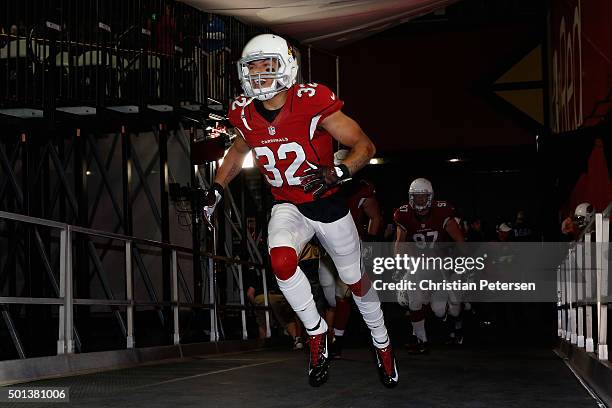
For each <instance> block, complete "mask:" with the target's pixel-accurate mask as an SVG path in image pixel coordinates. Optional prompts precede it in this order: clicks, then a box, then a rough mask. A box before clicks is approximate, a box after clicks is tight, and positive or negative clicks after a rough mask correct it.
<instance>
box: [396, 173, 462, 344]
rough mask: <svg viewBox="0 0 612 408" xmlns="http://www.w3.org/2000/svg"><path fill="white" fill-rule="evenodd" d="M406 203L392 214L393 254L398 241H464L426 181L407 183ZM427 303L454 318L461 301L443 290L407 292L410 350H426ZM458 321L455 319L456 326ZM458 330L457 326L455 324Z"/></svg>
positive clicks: (450, 212)
mask: <svg viewBox="0 0 612 408" xmlns="http://www.w3.org/2000/svg"><path fill="white" fill-rule="evenodd" d="M408 195H409V202H408V204H407V205H403V206H401V207H400V208H398V209H397V210H395V213H394V214H393V220H394V221H395V223H396V224H397V226H398V229H397V236H396V240H395V242H396V253H397V252H398V251H399V248H398V247H399V243H401V242H406V241H408V242H415V243H416V244H417V246H418V247H421V246H422V247H423V248H424V247H425V246H429V247H430V248H431V247H432V246H433V245H434V243H435V242H453V241H454V242H464V241H465V239H464V236H463V232H462V231H461V228H460V227H459V225H458V224H457V221H456V219H455V216H454V209H453V207H452V206H451V205H450V204H449V203H447V202H446V201H438V200H434V199H433V197H434V191H433V187H432V185H431V183H430V182H429V180H427V179H424V178H418V179H416V180H414V181H413V182H412V183H411V184H410V188H409V190H408ZM428 303H431V308H432V310H433V312H434V313H435V314H436V316H438V317H441V318H444V317H446V313H447V311H448V314H449V315H451V316H453V317H454V318H457V317H458V316H459V314H460V312H461V301H460V300H459V299H456V296H455V295H454V294H452V293H448V292H446V291H436V292H433V293H432V292H431V291H424V290H415V291H411V292H410V294H409V295H408V308H409V309H410V321H411V322H412V327H413V331H414V335H415V337H416V339H415V342H414V343H411V344H409V351H410V352H412V353H418V354H422V353H427V351H428V347H427V334H426V332H425V312H424V310H423V306H424V305H425V304H428ZM460 322H461V321H460V320H459V319H457V320H456V322H455V323H456V324H457V326H460V325H461V323H460ZM455 329H457V331H460V327H455Z"/></svg>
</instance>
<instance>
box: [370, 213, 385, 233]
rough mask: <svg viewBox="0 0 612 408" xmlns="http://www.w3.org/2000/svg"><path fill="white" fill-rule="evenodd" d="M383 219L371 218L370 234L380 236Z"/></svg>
mask: <svg viewBox="0 0 612 408" xmlns="http://www.w3.org/2000/svg"><path fill="white" fill-rule="evenodd" d="M382 221H383V220H382V217H373V218H370V224H369V225H368V234H370V235H373V236H378V234H379V233H380V230H381V229H382Z"/></svg>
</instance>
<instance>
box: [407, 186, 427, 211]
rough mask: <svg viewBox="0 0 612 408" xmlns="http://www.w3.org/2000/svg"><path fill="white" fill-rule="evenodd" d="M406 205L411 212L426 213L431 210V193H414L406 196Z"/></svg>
mask: <svg viewBox="0 0 612 408" xmlns="http://www.w3.org/2000/svg"><path fill="white" fill-rule="evenodd" d="M408 200H409V201H408V203H409V204H410V207H412V209H413V210H415V211H417V212H421V213H425V212H427V211H428V210H429V209H430V208H431V203H432V201H433V193H431V192H429V191H414V192H410V193H409V194H408Z"/></svg>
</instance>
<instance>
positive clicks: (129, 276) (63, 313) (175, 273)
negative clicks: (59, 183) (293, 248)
mask: <svg viewBox="0 0 612 408" xmlns="http://www.w3.org/2000/svg"><path fill="white" fill-rule="evenodd" d="M0 220H9V221H16V222H20V223H26V224H30V225H34V226H41V227H47V228H51V229H53V230H56V231H59V248H60V257H59V258H60V265H59V285H58V286H59V288H58V289H59V293H58V296H57V297H55V298H42V297H0V305H6V304H22V305H25V304H30V305H59V325H58V341H57V354H71V353H74V352H75V333H76V328H75V325H74V306H75V305H89V306H92V305H103V306H110V307H124V308H125V309H126V316H127V328H126V339H125V340H126V348H128V349H132V348H134V347H135V345H136V341H135V338H134V310H135V307H137V306H155V307H171V308H172V316H173V342H174V344H175V345H178V344H180V341H181V335H180V326H179V311H180V309H181V308H190V309H208V310H210V340H211V341H218V340H219V339H220V337H219V327H218V322H219V316H218V312H219V307H218V306H219V305H218V304H217V296H216V290H215V288H214V287H212V283H213V282H216V279H215V273H216V268H215V267H214V264H215V261H216V262H225V263H226V264H229V265H232V266H235V267H236V268H237V271H238V279H237V280H238V288H239V294H240V296H239V297H240V304H237V305H228V308H233V309H235V308H238V309H240V310H241V311H242V313H241V315H242V316H241V320H242V338H243V339H244V340H246V339H247V322H246V304H245V294H244V287H243V283H242V282H243V279H242V278H243V276H242V275H243V266H247V267H254V268H259V269H260V270H261V272H262V279H263V288H264V298H265V314H266V333H267V336H268V337H269V336H270V317H269V307H268V305H269V302H268V291H267V288H266V270H265V268H264V267H263V266H262V265H261V264H255V263H252V262H246V261H241V260H239V259H231V258H226V257H223V256H216V255H213V254H210V253H207V252H200V255H201V257H203V258H208V262H209V265H210V266H211V268H209V282H210V283H211V286H210V287H209V289H210V293H209V295H210V298H209V299H210V303H198V304H196V303H190V302H181V301H180V299H179V268H178V255H179V254H181V253H183V254H193V252H194V251H193V249H191V248H186V247H182V246H178V245H173V244H167V243H164V242H159V241H154V240H149V239H141V238H135V237H130V236H125V235H121V234H115V233H110V232H105V231H99V230H94V229H89V228H83V227H79V226H75V225H70V224H65V223H60V222H56V221H51V220H45V219H41V218H35V217H29V216H25V215H21V214H15V213H9V212H4V211H0ZM75 234H84V235H86V236H88V237H101V238H106V239H112V240H115V241H121V242H123V245H124V256H125V291H126V292H125V293H126V298H125V300H117V299H79V298H75V297H74V292H73V281H74V280H73V277H74V275H75V271H74V267H73V260H72V254H73V239H74V237H75ZM133 245H146V246H151V247H156V248H160V249H165V250H168V251H171V285H172V288H171V300H170V301H169V302H168V301H154V302H139V301H136V300H135V299H134V280H133V266H132V257H133V254H132V246H133ZM78 273H79V272H76V274H78ZM3 313H7V312H6V310H5V311H4V312H3ZM5 321H7V326H8V327H9V332H10V334H11V338H12V339H13V342H14V344H15V347H16V348H17V350H18V353H19V356H20V358H26V356H25V352H24V350H23V346H22V345H21V341H20V339H19V335H18V333H17V331H16V329H15V327H14V325H13V324H12V323H11V320H10V318H9V319H6V316H5Z"/></svg>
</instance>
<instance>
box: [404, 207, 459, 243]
mask: <svg viewBox="0 0 612 408" xmlns="http://www.w3.org/2000/svg"><path fill="white" fill-rule="evenodd" d="M454 215H455V210H454V208H453V207H452V206H451V205H450V204H449V203H447V202H446V201H434V202H433V203H431V209H430V210H429V214H427V215H426V216H424V217H417V214H416V213H415V212H414V210H413V209H412V207H410V205H402V206H401V207H400V208H398V209H397V210H395V212H394V213H393V221H395V223H396V224H397V225H398V226H399V227H400V228H402V229H404V230H405V231H406V241H409V242H423V241H425V242H450V241H452V239H451V237H450V236H449V235H448V233H447V232H446V224H447V223H448V221H449V220H450V219H451V218H452V217H454Z"/></svg>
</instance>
